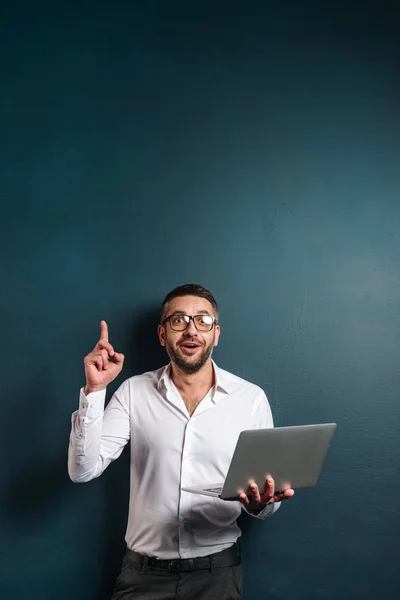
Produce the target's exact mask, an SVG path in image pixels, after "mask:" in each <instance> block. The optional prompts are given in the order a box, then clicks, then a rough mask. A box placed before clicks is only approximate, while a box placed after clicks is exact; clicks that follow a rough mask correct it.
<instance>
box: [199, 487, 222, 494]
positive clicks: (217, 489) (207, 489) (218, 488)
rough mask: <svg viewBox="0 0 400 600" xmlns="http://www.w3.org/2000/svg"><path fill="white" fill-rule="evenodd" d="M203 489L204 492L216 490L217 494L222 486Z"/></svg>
mask: <svg viewBox="0 0 400 600" xmlns="http://www.w3.org/2000/svg"><path fill="white" fill-rule="evenodd" d="M203 491H204V492H216V493H217V494H219V493H220V492H222V487H216V488H205V489H204V490H203Z"/></svg>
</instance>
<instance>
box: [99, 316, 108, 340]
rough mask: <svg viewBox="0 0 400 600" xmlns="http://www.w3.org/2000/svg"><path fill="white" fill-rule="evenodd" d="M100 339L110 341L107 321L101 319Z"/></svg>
mask: <svg viewBox="0 0 400 600" xmlns="http://www.w3.org/2000/svg"><path fill="white" fill-rule="evenodd" d="M100 339H101V340H104V341H106V342H108V326H107V323H106V322H105V321H100Z"/></svg>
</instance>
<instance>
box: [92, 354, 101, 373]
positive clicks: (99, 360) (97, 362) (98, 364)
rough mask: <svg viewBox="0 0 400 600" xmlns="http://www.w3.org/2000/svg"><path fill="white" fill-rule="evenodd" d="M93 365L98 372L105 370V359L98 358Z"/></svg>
mask: <svg viewBox="0 0 400 600" xmlns="http://www.w3.org/2000/svg"><path fill="white" fill-rule="evenodd" d="M93 364H94V365H96V368H97V370H98V371H102V370H103V359H102V357H101V356H99V355H98V356H96V357H95V358H94V359H93Z"/></svg>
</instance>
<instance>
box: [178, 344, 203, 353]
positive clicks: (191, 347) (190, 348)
mask: <svg viewBox="0 0 400 600" xmlns="http://www.w3.org/2000/svg"><path fill="white" fill-rule="evenodd" d="M180 348H182V350H183V352H184V353H185V354H194V353H195V352H196V350H198V348H200V346H199V345H198V344H192V343H190V342H184V343H183V344H180Z"/></svg>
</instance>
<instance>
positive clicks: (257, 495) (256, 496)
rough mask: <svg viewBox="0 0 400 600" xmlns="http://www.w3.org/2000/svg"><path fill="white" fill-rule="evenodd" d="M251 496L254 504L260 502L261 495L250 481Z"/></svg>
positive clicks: (253, 482) (254, 483)
mask: <svg viewBox="0 0 400 600" xmlns="http://www.w3.org/2000/svg"><path fill="white" fill-rule="evenodd" d="M250 489H251V495H252V497H253V500H254V501H255V502H261V494H260V490H259V489H258V485H257V484H256V482H255V481H250Z"/></svg>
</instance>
